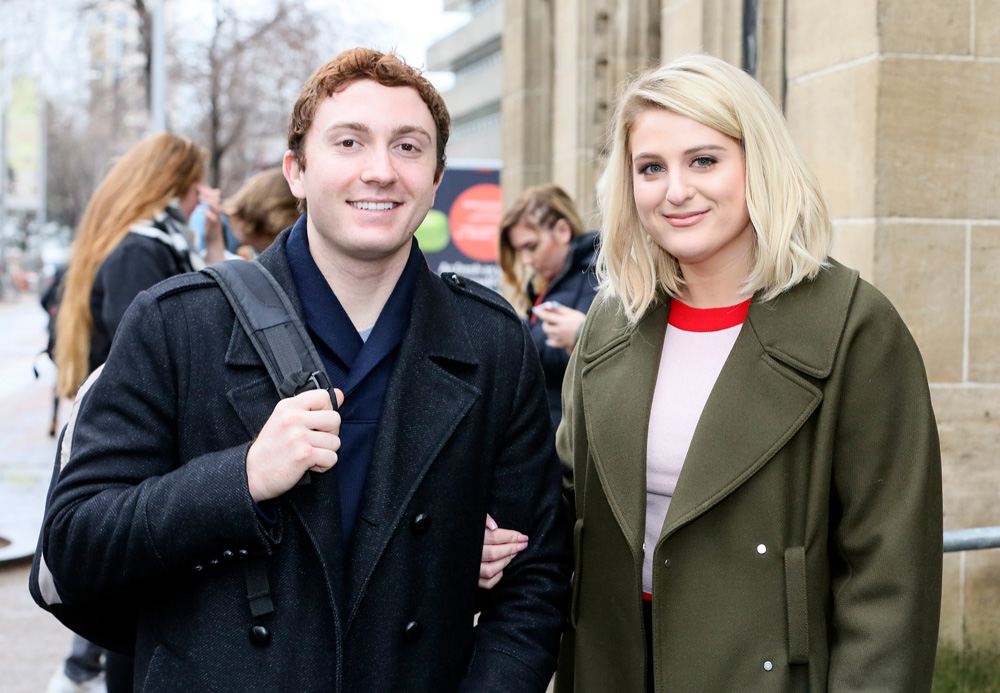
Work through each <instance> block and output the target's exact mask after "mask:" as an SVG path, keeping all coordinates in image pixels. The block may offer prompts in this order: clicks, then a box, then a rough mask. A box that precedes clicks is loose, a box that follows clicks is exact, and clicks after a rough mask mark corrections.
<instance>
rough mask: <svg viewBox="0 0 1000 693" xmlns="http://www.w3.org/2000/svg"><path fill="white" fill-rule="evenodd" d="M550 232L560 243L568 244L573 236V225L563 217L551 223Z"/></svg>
mask: <svg viewBox="0 0 1000 693" xmlns="http://www.w3.org/2000/svg"><path fill="white" fill-rule="evenodd" d="M552 233H553V234H555V237H556V240H558V241H559V242H560V243H563V244H569V242H570V240H572V238H573V227H572V226H570V225H569V222H568V221H566V220H565V219H560V220H559V221H557V222H556V223H555V224H553V225H552Z"/></svg>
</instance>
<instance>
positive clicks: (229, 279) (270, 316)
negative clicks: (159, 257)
mask: <svg viewBox="0 0 1000 693" xmlns="http://www.w3.org/2000/svg"><path fill="white" fill-rule="evenodd" d="M201 271H202V272H203V273H204V274H207V275H209V276H210V277H212V278H213V279H215V281H216V283H218V285H219V288H220V289H222V293H223V294H225V296H226V298H227V299H228V300H229V303H230V305H231V306H232V307H233V312H234V313H235V314H236V319H237V320H239V322H240V325H241V326H242V327H243V331H244V332H246V334H247V337H249V338H250V341H251V342H252V343H253V346H254V349H256V350H257V353H258V354H259V355H260V358H261V360H262V361H263V362H264V366H265V367H266V368H267V372H268V374H269V375H270V376H271V380H272V381H274V386H275V387H276V388H277V390H278V394H280V395H281V397H282V398H285V397H294V396H295V395H297V394H299V393H300V392H305V391H306V390H319V389H323V390H327V391H328V392H329V391H330V389H331V386H330V378H329V376H327V374H326V371H325V370H324V369H323V362H322V361H320V358H319V354H318V353H317V352H316V347H315V346H314V345H313V343H312V340H311V339H310V338H309V333H308V332H306V328H305V325H304V324H303V323H302V320H301V319H300V318H299V315H298V313H296V311H295V308H294V307H293V306H292V302H291V300H290V299H289V298H288V294H286V293H285V290H284V289H282V288H281V285H280V284H278V282H277V280H276V279H275V278H274V276H272V275H271V273H270V272H268V271H267V269H265V267H264V266H263V265H261V264H260V263H259V262H257V261H250V262H247V261H246V260H227V261H225V262H220V263H217V264H214V265H211V266H209V267H205V268H204V269H202V270H201ZM330 402H331V404H332V405H333V408H334V409H336V408H337V399H336V397H334V395H333V392H330ZM309 474H310V473H309V472H306V473H305V474H303V475H302V478H301V479H300V480H299V483H298V485H299V486H302V485H305V484H308V483H309V479H310V475H309ZM244 573H245V577H246V587H247V602H248V603H249V605H250V613H251V615H252V616H253V617H254V618H259V617H261V616H266V615H268V614H271V613H273V612H274V604H273V602H272V601H271V588H270V585H269V583H268V579H267V564H266V563H265V561H264V559H262V558H261V559H255V560H253V561H250V562H249V563H248V564H247V566H246V568H245V570H244Z"/></svg>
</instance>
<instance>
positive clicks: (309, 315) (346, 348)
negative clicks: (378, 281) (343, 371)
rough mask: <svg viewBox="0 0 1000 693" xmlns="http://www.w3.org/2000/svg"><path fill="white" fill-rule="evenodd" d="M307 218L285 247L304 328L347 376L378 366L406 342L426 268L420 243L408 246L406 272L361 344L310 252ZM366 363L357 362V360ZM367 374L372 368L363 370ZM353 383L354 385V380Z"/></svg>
mask: <svg viewBox="0 0 1000 693" xmlns="http://www.w3.org/2000/svg"><path fill="white" fill-rule="evenodd" d="M306 218H307V215H302V217H300V218H299V220H298V221H297V222H296V224H295V226H294V227H292V230H291V233H290V234H289V236H288V242H287V245H286V247H285V253H286V256H287V258H288V269H289V272H290V273H291V275H292V281H293V282H294V283H295V290H296V293H298V295H299V300H300V301H301V303H302V314H303V317H304V318H305V322H306V326H307V327H308V328H309V330H310V331H311V332H312V333H313V334H314V335H315V336H316V337H317V338H318V339H320V340H321V341H322V342H323V343H324V344H325V345H326V346H327V347H329V349H330V350H331V351H332V352H333V354H334V355H335V356H336V357H337V358H338V359H339V360H340V361H341V362H342V363H343V364H344V366H345V367H346V368H347V369H349V370H352V371H353V370H354V369H355V366H361V367H364V366H366V365H367V366H369V367H370V366H374V365H375V363H377V362H378V361H379V360H381V359H382V358H383V357H384V356H385V355H386V354H387V353H388V352H389V351H391V350H392V349H393V348H395V347H396V345H398V344H399V342H400V341H401V340H402V337H403V334H404V333H405V332H406V328H407V327H408V326H409V323H410V306H411V304H412V302H413V291H414V287H415V286H416V281H417V274H418V271H419V268H420V263H421V262H425V261H424V259H423V254H422V253H421V252H420V248H419V246H418V245H417V242H416V240H413V241H412V245H411V246H410V255H409V257H408V258H407V261H406V266H405V267H404V268H403V272H402V274H401V275H400V277H399V279H398V280H397V281H396V286H395V287H393V290H392V293H391V294H390V295H389V298H388V300H387V301H386V303H385V305H384V306H383V307H382V311H381V312H380V313H379V316H378V319H377V320H376V321H375V325H374V327H373V328H372V331H371V334H370V335H369V337H368V340H367V341H364V340H362V339H361V336H360V335H359V334H358V331H357V330H356V329H355V327H354V323H352V322H351V319H350V318H349V317H348V315H347V311H345V310H344V307H343V306H342V305H341V303H340V300H339V299H338V298H337V296H336V294H335V293H334V292H333V290H332V289H331V288H330V285H329V283H327V281H326V278H325V277H324V276H323V273H322V272H321V271H320V269H319V267H317V265H316V261H315V260H314V259H313V257H312V254H311V253H310V252H309V239H308V237H307V234H306ZM362 352H365V353H364V354H363V357H364V358H362V359H361V360H360V361H359V356H362ZM364 370H368V368H364ZM351 380H355V378H354V377H351Z"/></svg>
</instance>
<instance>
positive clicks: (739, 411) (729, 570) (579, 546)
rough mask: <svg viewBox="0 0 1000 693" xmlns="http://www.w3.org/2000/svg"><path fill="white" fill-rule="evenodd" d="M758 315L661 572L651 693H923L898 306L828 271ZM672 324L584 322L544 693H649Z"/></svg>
mask: <svg viewBox="0 0 1000 693" xmlns="http://www.w3.org/2000/svg"><path fill="white" fill-rule="evenodd" d="M832 264H833V266H832V267H831V268H830V269H828V270H824V271H823V272H821V273H820V275H819V276H818V277H817V278H816V279H815V280H813V281H809V282H805V283H803V284H800V285H799V286H797V287H795V288H793V289H791V290H789V291H787V292H786V293H784V294H782V295H781V296H779V297H778V298H777V299H774V300H772V301H770V302H767V303H764V302H761V301H759V300H758V298H756V297H755V298H754V300H753V302H752V303H751V306H750V311H749V314H748V315H747V319H746V322H745V323H744V324H743V327H742V329H741V331H740V334H739V337H738V339H737V340H736V343H735V345H734V347H733V350H732V352H731V353H730V355H729V358H728V360H727V361H726V364H725V366H724V368H723V369H722V372H721V374H720V375H719V379H718V381H717V382H716V385H715V388H714V389H713V391H712V394H711V396H710V397H709V399H708V402H707V404H706V406H705V410H704V412H703V414H702V416H701V419H700V421H699V423H698V427H697V429H696V431H695V434H694V438H693V440H692V441H691V447H690V449H689V451H688V455H687V458H686V460H685V463H684V467H683V470H682V472H681V475H680V478H679V480H678V483H677V489H676V493H675V494H674V497H673V500H672V502H671V504H670V509H669V512H668V513H667V517H666V520H665V522H664V525H663V530H662V532H661V533H660V538H659V541H658V542H657V544H656V546H655V547H649V548H650V549H651V550H653V551H654V553H653V557H654V562H653V603H652V608H653V624H654V625H653V652H654V655H653V667H654V676H655V687H656V691H657V692H658V693H673V692H678V693H692V692H694V691H706V692H710V693H728V692H732V691H807V690H808V691H814V692H815V691H837V692H841V691H900V692H906V693H917V692H920V691H929V690H930V681H931V674H932V672H933V666H934V654H935V649H936V643H937V632H938V617H939V610H940V598H941V548H942V547H941V540H942V535H941V523H942V517H941V462H940V449H939V445H938V438H937V428H936V425H935V421H934V414H933V411H932V409H931V402H930V395H929V391H928V386H927V377H926V374H925V371H924V367H923V363H922V361H921V358H920V354H919V352H918V351H917V347H916V345H915V344H914V342H913V339H912V337H911V336H910V333H909V332H908V331H907V329H906V326H905V325H904V324H903V322H902V320H901V319H900V318H899V316H898V314H897V313H896V311H895V309H894V308H893V307H892V305H891V304H890V303H889V301H888V300H887V299H886V298H885V297H884V296H882V294H880V293H879V292H878V291H877V290H876V289H874V288H873V287H872V286H871V285H870V284H868V283H866V282H864V281H863V280H860V279H859V278H858V275H857V273H856V272H854V271H851V270H848V269H846V268H844V267H843V266H841V265H839V264H837V263H832ZM668 311H669V307H668V305H667V302H666V301H663V300H660V301H658V302H657V304H656V305H654V306H653V307H651V308H650V309H649V310H648V311H647V312H646V314H645V315H644V316H643V317H642V318H641V319H640V321H639V322H638V324H637V326H636V327H635V329H634V330H628V329H627V324H626V321H625V318H624V316H623V314H622V313H621V311H620V310H619V305H618V303H617V302H615V301H606V302H602V301H601V300H600V299H598V301H597V302H595V303H594V307H593V308H592V309H591V313H590V316H589V317H588V319H587V322H586V325H585V327H584V329H583V332H582V335H581V339H580V342H579V344H578V345H577V347H576V350H575V352H574V355H573V358H572V360H571V362H570V365H569V370H568V371H567V374H566V381H565V384H564V388H563V407H564V416H563V423H562V425H561V426H560V429H559V435H558V445H559V452H560V456H561V457H562V459H563V462H564V466H565V474H566V478H565V485H566V498H567V502H568V505H569V509H570V512H571V513H572V514H573V516H574V520H575V531H574V540H575V550H576V573H575V584H574V594H573V610H572V622H573V626H574V628H573V629H572V630H571V631H570V632H569V633H567V634H566V635H565V636H564V640H563V652H562V654H561V660H560V668H559V672H558V674H557V690H558V691H560V692H566V691H573V690H575V691H576V693H591V692H593V693H608V692H610V691H614V692H618V691H626V692H631V691H636V692H641V691H643V690H644V688H645V683H644V672H645V667H646V654H645V647H644V639H643V626H642V605H641V604H642V602H641V595H640V592H641V575H642V572H641V568H642V561H643V537H644V527H645V498H646V477H645V459H646V434H647V429H648V421H649V410H650V404H651V402H652V397H653V389H654V387H655V385H656V383H655V380H656V373H657V367H658V364H659V358H660V350H661V347H662V345H663V338H664V334H665V331H666V325H667V314H668Z"/></svg>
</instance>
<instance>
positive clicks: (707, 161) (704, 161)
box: [691, 156, 717, 168]
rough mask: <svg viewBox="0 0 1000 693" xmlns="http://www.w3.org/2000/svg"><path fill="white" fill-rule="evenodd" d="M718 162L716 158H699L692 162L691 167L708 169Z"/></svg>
mask: <svg viewBox="0 0 1000 693" xmlns="http://www.w3.org/2000/svg"><path fill="white" fill-rule="evenodd" d="M716 161H717V159H716V158H715V157H714V156H699V157H698V158H697V159H695V160H694V161H692V162H691V165H692V166H694V167H695V168H707V167H709V166H711V165H712V164H714V163H716Z"/></svg>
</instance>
